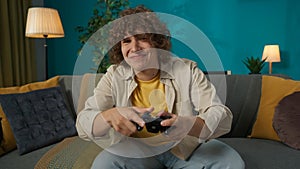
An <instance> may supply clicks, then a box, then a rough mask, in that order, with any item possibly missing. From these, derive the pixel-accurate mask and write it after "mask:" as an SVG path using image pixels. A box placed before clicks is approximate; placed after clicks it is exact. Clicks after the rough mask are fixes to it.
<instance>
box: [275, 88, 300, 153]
mask: <svg viewBox="0 0 300 169" xmlns="http://www.w3.org/2000/svg"><path fill="white" fill-rule="evenodd" d="M299 122H300V92H295V93H293V94H290V95H288V96H286V97H284V98H283V99H282V100H281V101H280V102H279V103H278V105H277V106H276V108H275V113H274V117H273V127H274V130H275V131H276V133H277V134H278V137H279V138H280V140H281V141H282V142H283V143H285V144H287V145H288V146H290V147H292V148H295V149H298V150H300V132H299V131H300V123H299Z"/></svg>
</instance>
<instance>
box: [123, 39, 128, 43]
mask: <svg viewBox="0 0 300 169" xmlns="http://www.w3.org/2000/svg"><path fill="white" fill-rule="evenodd" d="M122 43H130V39H124V40H122Z"/></svg>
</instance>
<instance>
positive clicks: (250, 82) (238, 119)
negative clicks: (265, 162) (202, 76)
mask: <svg viewBox="0 0 300 169" xmlns="http://www.w3.org/2000/svg"><path fill="white" fill-rule="evenodd" d="M222 76H223V77H222ZM208 78H209V79H210V81H211V82H212V83H213V84H214V86H215V88H216V90H217V93H218V94H219V95H221V96H222V95H223V97H224V93H226V94H225V98H226V99H225V105H226V106H227V107H229V109H230V110H231V111H232V113H233V121H232V127H231V131H230V132H229V133H228V134H226V135H224V136H223V137H247V136H248V135H249V134H250V133H251V129H252V126H253V124H254V122H255V120H256V114H257V111H258V107H259V103H260V96H261V82H262V75H259V74H257V75H226V76H225V79H226V83H225V85H226V87H225V88H224V87H223V85H224V83H218V82H219V79H222V78H224V75H209V76H208ZM220 85H222V86H220ZM224 90H226V91H224Z"/></svg>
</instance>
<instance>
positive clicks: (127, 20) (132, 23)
mask: <svg viewBox="0 0 300 169" xmlns="http://www.w3.org/2000/svg"><path fill="white" fill-rule="evenodd" d="M133 14H135V15H133ZM119 16H120V19H118V20H116V21H114V24H113V25H112V29H111V30H110V38H109V41H110V43H111V44H112V45H113V47H112V48H111V49H110V50H109V52H108V55H109V58H110V62H111V63H113V64H119V63H121V62H122V61H123V59H124V58H123V55H122V52H121V40H122V39H124V38H125V36H128V35H132V36H143V37H144V38H146V39H147V40H148V42H149V43H150V45H151V46H152V47H153V48H159V49H163V50H170V49H171V41H170V32H169V30H168V29H167V27H166V25H165V24H164V23H162V22H161V21H160V20H159V19H158V17H157V16H156V14H155V13H154V12H153V11H152V10H150V9H147V8H146V7H144V6H143V5H139V6H137V7H135V8H129V9H126V10H123V11H122V12H121V13H120V14H119ZM116 40H117V42H116Z"/></svg>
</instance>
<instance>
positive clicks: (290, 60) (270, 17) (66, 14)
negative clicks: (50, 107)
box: [45, 0, 300, 80]
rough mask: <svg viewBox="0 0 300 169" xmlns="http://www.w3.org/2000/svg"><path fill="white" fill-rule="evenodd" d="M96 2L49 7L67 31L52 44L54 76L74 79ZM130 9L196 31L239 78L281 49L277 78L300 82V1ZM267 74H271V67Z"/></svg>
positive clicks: (163, 2) (231, 0)
mask: <svg viewBox="0 0 300 169" xmlns="http://www.w3.org/2000/svg"><path fill="white" fill-rule="evenodd" d="M95 2H96V0H86V1H81V0H73V1H72V2H70V1H67V0H62V1H52V0H45V6H46V7H53V8H56V9H58V11H59V13H60V15H61V19H62V22H63V26H64V30H65V37H64V38H61V39H49V40H48V41H47V42H48V56H49V73H50V76H54V75H60V74H72V73H73V69H74V64H75V62H76V59H77V51H78V49H79V47H80V44H79V42H78V41H77V37H78V33H77V32H76V31H75V30H74V28H75V27H76V26H77V25H86V23H87V20H88V18H89V17H90V16H91V15H92V9H93V5H94V4H95ZM130 3H131V5H132V6H135V5H137V4H144V5H145V6H147V7H149V8H151V9H152V10H154V11H156V12H163V13H169V14H173V15H176V16H179V17H181V18H183V19H186V20H188V21H189V22H191V23H193V24H194V25H196V26H197V27H198V28H199V29H200V30H201V31H203V33H205V35H206V36H207V37H208V38H209V39H210V41H211V42H212V44H213V45H214V47H215V49H216V50H217V52H218V54H219V56H220V58H221V61H222V63H223V66H224V69H226V70H231V71H232V73H233V74H247V73H248V70H247V68H246V67H245V65H244V64H243V63H242V60H243V59H245V58H246V57H249V56H254V57H261V55H262V51H263V47H264V45H265V44H279V45H280V50H281V59H282V62H280V63H273V73H274V74H286V75H289V76H291V77H292V78H293V79H297V80H300V68H299V64H300V47H299V44H300V43H299V39H300V31H299V30H300V1H298V0H226V1H224V0H210V1H206V0H131V1H130ZM174 43H175V44H174V47H173V51H174V53H176V54H177V55H178V56H182V57H188V58H191V59H194V60H197V58H196V57H197V56H194V53H193V52H192V51H190V50H189V48H188V47H186V46H184V45H182V44H180V43H178V42H177V41H174ZM187 55H188V56H187ZM200 67H201V64H200ZM262 73H266V74H267V73H268V65H266V66H265V67H264V69H263V72H262Z"/></svg>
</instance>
